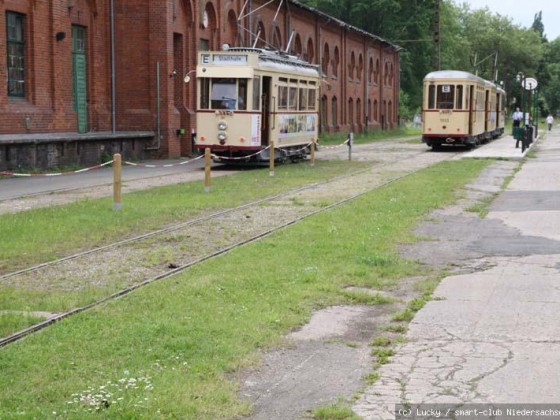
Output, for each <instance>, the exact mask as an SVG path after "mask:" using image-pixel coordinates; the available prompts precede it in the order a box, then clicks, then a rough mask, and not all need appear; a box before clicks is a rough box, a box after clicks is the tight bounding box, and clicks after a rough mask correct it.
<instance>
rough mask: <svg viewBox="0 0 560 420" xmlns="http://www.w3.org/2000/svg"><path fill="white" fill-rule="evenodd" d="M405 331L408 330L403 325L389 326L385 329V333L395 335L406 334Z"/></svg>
mask: <svg viewBox="0 0 560 420" xmlns="http://www.w3.org/2000/svg"><path fill="white" fill-rule="evenodd" d="M407 330H408V328H407V326H406V325H404V324H391V325H387V326H386V327H385V331H389V332H392V333H397V334H406V331H407Z"/></svg>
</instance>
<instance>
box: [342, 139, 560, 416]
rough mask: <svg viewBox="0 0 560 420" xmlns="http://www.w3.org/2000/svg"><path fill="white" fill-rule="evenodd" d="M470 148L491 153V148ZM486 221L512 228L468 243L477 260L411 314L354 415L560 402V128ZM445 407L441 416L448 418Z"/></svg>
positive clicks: (504, 149)
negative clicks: (400, 408) (405, 407)
mask: <svg viewBox="0 0 560 420" xmlns="http://www.w3.org/2000/svg"><path fill="white" fill-rule="evenodd" d="M490 145H492V146H493V147H492V148H491V149H496V150H498V151H499V150H501V153H502V154H501V155H500V156H499V157H506V156H505V155H511V154H513V153H516V154H517V153H518V154H521V152H520V149H515V147H514V140H513V139H512V138H511V137H509V139H508V136H506V137H505V138H503V139H499V140H497V141H494V142H492V143H491V144H490ZM470 153H471V154H472V155H477V156H476V157H490V156H488V155H490V154H491V153H494V152H493V151H491V150H489V149H485V148H479V149H476V150H474V151H472V152H470ZM492 157H498V156H496V155H492ZM485 220H487V221H489V222H491V223H494V224H497V225H500V226H503V230H504V231H506V230H507V231H509V232H514V233H515V234H514V235H513V236H512V235H510V236H508V237H506V236H503V237H501V236H500V235H495V233H494V232H490V233H488V234H487V236H486V237H485V238H481V239H480V240H478V241H474V242H473V243H471V244H469V246H472V247H475V246H476V247H479V248H477V249H480V250H482V251H479V252H481V253H482V254H483V255H485V256H484V257H483V258H482V259H480V260H476V264H477V266H478V267H480V268H479V269H478V271H476V272H474V273H470V274H461V275H452V276H450V277H447V278H445V279H444V280H443V281H442V282H441V283H440V285H439V286H438V287H437V289H436V291H435V293H434V295H435V297H436V298H437V299H436V300H433V301H430V302H428V303H427V304H426V306H425V307H424V308H423V309H421V310H420V311H419V312H418V313H417V314H416V316H415V318H414V320H413V321H412V322H411V324H410V326H409V330H408V333H407V335H406V342H405V343H404V344H402V345H400V347H398V348H397V349H396V351H395V355H394V356H393V357H392V358H391V361H390V363H388V364H386V365H383V366H381V368H380V369H379V374H380V379H379V380H378V381H377V382H376V383H375V384H374V385H373V386H371V387H370V388H368V389H367V390H366V392H365V393H364V394H363V395H362V397H361V398H360V400H358V401H357V402H356V403H355V405H354V407H353V409H354V411H355V412H356V413H357V414H358V415H360V416H362V417H363V418H365V419H375V420H378V419H395V418H399V419H400V418H403V419H404V418H415V419H428V418H436V417H437V416H435V415H432V416H431V417H430V416H426V415H418V414H426V413H427V410H430V409H438V408H439V409H442V408H451V409H455V408H457V407H461V406H464V405H465V404H483V405H480V406H476V407H474V408H478V409H479V410H481V409H482V410H484V409H487V408H488V407H490V404H506V405H505V406H501V408H502V410H504V409H505V408H506V407H513V404H517V406H516V407H515V408H526V409H539V408H540V409H543V408H546V407H543V406H539V405H530V404H545V403H549V404H553V403H556V404H557V405H556V406H555V407H554V408H555V409H557V410H559V411H560V273H559V270H560V130H559V129H556V131H555V130H553V131H551V132H548V133H547V135H546V138H545V139H544V140H540V141H539V143H538V148H537V150H536V157H535V158H531V159H529V160H527V161H526V162H525V163H524V164H523V166H522V168H521V170H520V171H519V172H517V173H516V174H515V176H514V179H513V180H512V182H511V183H510V184H509V185H508V186H507V189H506V190H505V191H504V192H502V193H501V194H500V196H499V197H498V198H497V199H496V200H495V201H494V202H493V204H492V205H491V208H490V212H489V214H488V215H487V216H486V218H485ZM488 250H490V251H488ZM407 403H408V404H411V405H412V407H411V408H412V412H404V413H403V415H402V416H396V415H395V404H407ZM416 404H420V406H415V405H416ZM430 404H443V405H441V406H434V405H430ZM471 408H473V406H471ZM418 409H419V410H418ZM504 411H505V410H504ZM443 414H445V411H444V413H443ZM443 414H442V415H441V416H440V417H439V418H452V417H446V416H444V415H443ZM504 414H505V413H504ZM414 415H416V416H414ZM453 418H455V417H453ZM456 418H458V419H459V418H469V419H471V418H472V419H474V418H500V419H501V418H509V417H506V416H503V417H500V416H496V417H491V416H482V415H480V416H468V417H467V416H459V417H456ZM516 418H526V419H528V418H531V419H534V418H543V417H542V416H535V415H529V416H516ZM546 418H560V416H547V417H546Z"/></svg>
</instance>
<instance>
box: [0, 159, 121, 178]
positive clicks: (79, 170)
mask: <svg viewBox="0 0 560 420" xmlns="http://www.w3.org/2000/svg"><path fill="white" fill-rule="evenodd" d="M111 163H113V161H112V160H110V161H109V162H105V163H102V164H100V165H95V166H92V167H90V168H84V169H78V170H76V171H68V172H56V173H47V174H22V173H19V172H11V171H3V172H0V175H5V176H21V177H33V176H61V175H74V174H79V173H82V172H87V171H91V170H94V169H99V168H102V167H103V166H107V165H110V164H111Z"/></svg>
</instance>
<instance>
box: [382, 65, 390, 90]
mask: <svg viewBox="0 0 560 420" xmlns="http://www.w3.org/2000/svg"><path fill="white" fill-rule="evenodd" d="M383 82H384V84H385V86H387V85H388V84H389V63H388V62H385V70H384V72H383Z"/></svg>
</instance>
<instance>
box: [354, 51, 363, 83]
mask: <svg viewBox="0 0 560 420" xmlns="http://www.w3.org/2000/svg"><path fill="white" fill-rule="evenodd" d="M363 72H364V58H363V57H362V54H360V55H359V56H358V71H357V72H356V78H357V79H358V82H361V81H362V74H363Z"/></svg>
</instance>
